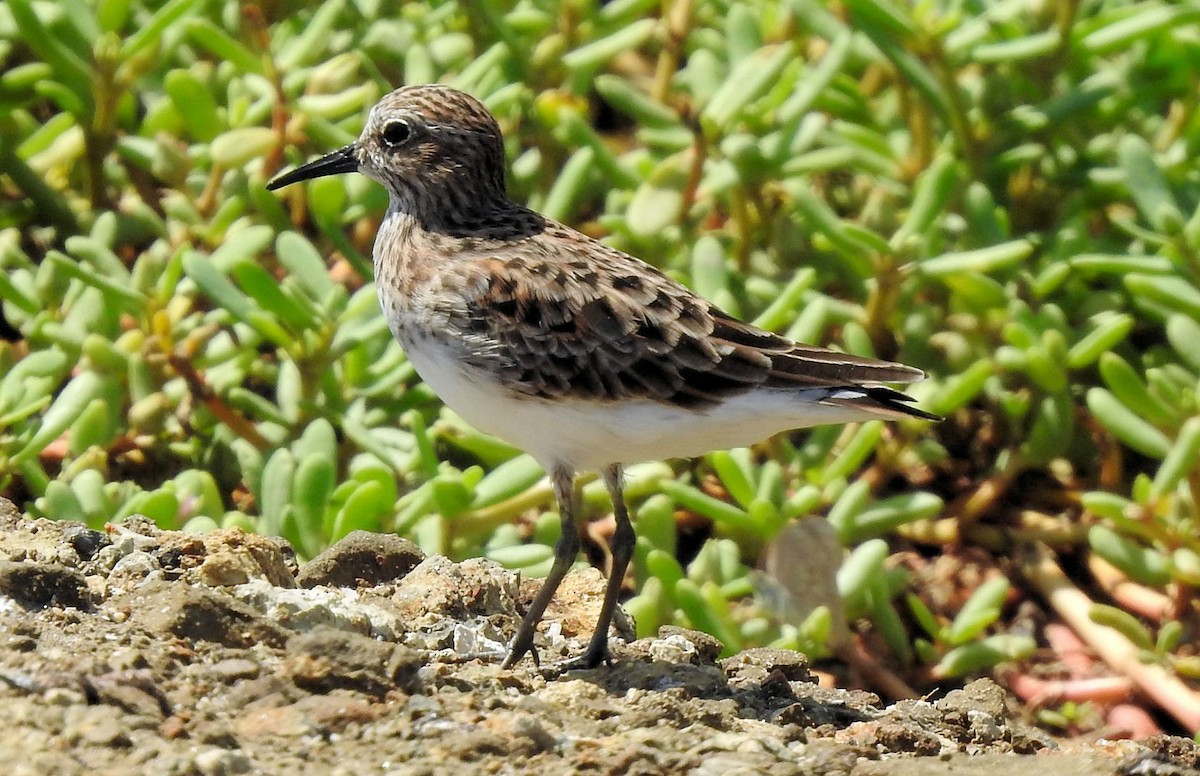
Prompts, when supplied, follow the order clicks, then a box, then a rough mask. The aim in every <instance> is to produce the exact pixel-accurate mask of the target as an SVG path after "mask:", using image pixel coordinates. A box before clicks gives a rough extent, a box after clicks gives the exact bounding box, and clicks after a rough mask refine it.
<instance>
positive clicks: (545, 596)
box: [267, 86, 937, 667]
mask: <svg viewBox="0 0 1200 776" xmlns="http://www.w3.org/2000/svg"><path fill="white" fill-rule="evenodd" d="M348 172H361V173H363V174H364V175H366V176H368V177H370V178H372V179H374V180H376V181H378V182H379V183H381V184H383V185H384V186H385V187H387V190H388V193H389V195H390V204H389V205H388V209H387V213H386V215H385V216H384V218H383V223H382V224H381V225H380V227H379V234H378V235H377V236H376V238H375V249H374V263H375V282H376V284H377V287H378V292H379V302H380V304H381V305H382V307H383V312H384V314H385V315H386V316H387V319H388V323H389V325H390V326H391V330H392V333H393V334H394V335H395V336H396V338H397V339H399V340H400V343H401V344H402V345H403V346H404V349H405V351H406V352H407V354H408V358H409V360H410V361H411V362H412V364H413V366H414V367H415V368H416V370H417V372H418V374H420V376H421V378H422V379H423V380H424V381H425V382H426V383H428V384H429V386H430V387H432V388H433V390H434V391H436V392H437V394H438V395H439V396H440V397H441V398H442V400H443V401H445V403H446V404H447V405H448V406H449V407H451V408H452V409H453V410H454V411H455V412H457V413H458V414H459V415H460V416H462V417H463V418H464V419H466V420H467V421H468V422H470V423H471V424H472V425H474V426H475V427H477V428H478V429H480V430H481V431H485V432H487V433H490V434H494V435H495V436H497V437H499V438H501V439H503V440H505V441H507V442H509V443H511V444H513V445H516V446H517V447H520V448H521V449H523V450H525V451H527V452H528V453H529V454H530V455H532V456H533V457H534V458H535V459H536V460H537V461H538V462H539V463H540V464H541V465H542V466H543V467H545V469H546V471H547V472H548V473H549V475H550V479H551V481H552V483H553V485H554V494H555V497H556V498H557V500H558V508H559V513H560V516H561V519H562V537H561V538H560V539H559V540H558V543H557V545H556V546H555V556H554V564H553V567H552V568H551V570H550V574H549V576H547V577H546V581H545V582H544V583H543V585H542V588H541V590H539V592H538V594H537V596H536V597H535V598H534V600H533V603H532V604H531V605H530V607H529V610H528V611H527V612H526V614H525V617H524V619H523V620H522V622H521V625H520V628H519V629H518V630H517V634H516V638H515V639H514V640H513V644H512V647H511V650H510V652H509V654H508V657H507V658H506V659H505V661H504V666H505V667H510V666H512V665H514V664H515V663H516V662H517V661H519V660H520V659H521V657H522V656H523V655H525V654H526V653H527V652H531V651H532V654H533V658H534V660H535V662H536V660H537V653H536V651H533V639H534V633H535V630H536V628H537V624H538V622H539V621H540V620H541V618H542V614H543V613H544V612H545V610H546V605H547V604H548V603H549V602H550V599H551V597H553V595H554V591H555V590H556V589H557V588H558V586H559V583H560V582H561V581H562V578H563V576H564V575H565V574H566V572H567V569H568V568H569V567H570V566H571V564H572V563H574V561H575V557H576V555H577V554H578V552H579V546H580V539H579V526H578V525H577V524H576V518H575V515H576V507H577V504H576V497H575V488H574V482H575V477H576V474H577V473H578V472H579V471H589V470H599V471H600V472H601V474H602V475H603V477H604V482H605V484H606V485H607V487H608V491H609V493H610V494H611V495H612V502H613V513H614V515H615V518H616V531H615V533H614V534H613V538H612V571H611V575H610V577H609V580H608V584H607V588H606V591H605V596H604V602H603V605H602V607H601V611H600V616H599V622H598V623H597V626H596V630H595V632H594V633H593V634H592V637H591V640H590V642H589V643H588V646H587V649H586V651H585V652H584V653H583V655H582V656H580V657H579V658H577V659H576V660H574V661H571V664H572V665H579V666H583V667H593V666H596V665H598V664H599V663H600V662H601V661H607V660H608V631H609V626H610V624H611V622H612V618H613V613H614V612H615V610H616V606H617V598H618V595H619V593H620V590H621V582H622V580H623V578H624V576H625V572H626V569H627V568H628V565H629V560H630V557H631V556H632V554H633V549H634V543H635V536H634V530H633V526H632V525H631V524H630V522H629V513H628V510H627V507H626V504H625V500H624V497H623V496H622V492H621V465H622V464H623V463H633V462H637V461H643V460H654V459H661V458H675V457H689V456H696V455H700V454H701V453H705V452H707V451H709V450H717V449H725V448H730V447H740V446H744V445H748V444H751V443H753V442H757V441H760V440H762V439H764V438H766V437H769V436H771V435H772V434H775V433H777V432H780V431H784V430H787V429H797V428H805V427H808V426H814V425H819V424H822V423H846V422H850V421H858V420H868V419H871V418H905V417H918V418H928V419H931V420H936V419H937V418H936V417H935V416H933V415H930V414H928V413H926V412H923V411H921V410H919V409H915V408H914V407H911V406H909V405H908V404H907V402H910V401H912V400H911V398H910V397H908V396H906V395H904V394H902V393H899V392H897V391H894V390H892V389H891V388H886V387H884V386H882V385H880V384H881V383H905V382H912V381H914V380H919V379H921V378H922V377H923V376H924V375H923V374H922V372H921V371H920V370H918V369H914V368H912V367H909V366H905V365H903V364H896V363H891V362H888V361H879V360H876V359H872V358H862V357H859V356H852V355H847V354H845V353H838V352H835V351H832V350H826V349H823V348H816V347H810V346H808V345H800V344H797V343H795V342H792V341H790V340H788V339H785V338H784V337H780V336H778V335H776V334H772V333H770V332H767V331H763V330H761V329H757V328H755V327H754V326H751V325H750V324H747V323H743V322H741V321H739V320H736V319H734V318H732V317H730V316H729V315H727V314H726V313H724V312H722V311H721V310H720V309H718V308H717V307H715V306H714V305H712V304H711V303H709V302H708V301H706V300H705V299H703V298H701V297H699V296H697V295H696V294H694V293H692V292H691V291H690V290H688V289H687V288H685V287H684V286H682V285H680V284H679V283H677V282H675V281H674V280H672V279H670V278H668V277H667V276H666V275H664V274H662V273H661V272H659V271H658V270H657V269H655V268H654V267H651V266H650V265H649V264H646V263H645V262H643V261H641V260H639V259H636V258H634V257H632V256H629V255H628V254H625V253H622V252H621V251H618V250H616V249H614V248H610V247H608V246H606V245H603V244H602V243H599V242H597V241H595V240H593V239H591V238H590V237H587V236H585V235H583V234H580V233H579V232H577V231H575V230H574V229H571V228H569V227H566V226H564V225H562V224H560V223H557V222H555V221H552V220H551V219H549V218H546V217H544V216H541V215H539V214H537V213H535V212H533V211H532V210H529V209H528V208H525V207H522V206H520V205H518V204H516V203H514V202H512V201H511V200H510V199H509V198H508V195H507V193H506V190H505V177H504V146H503V143H502V139H501V135H500V128H499V126H498V125H497V124H496V120H495V119H494V118H493V117H492V115H491V113H489V112H488V110H487V108H485V107H484V106H483V105H482V104H481V103H480V102H479V101H477V100H475V99H474V98H472V97H470V96H468V95H466V94H464V93H462V92H459V91H456V90H454V89H451V88H449V87H445V86H415V87H407V88H403V89H398V90H396V91H394V92H392V93H391V94H389V95H387V96H386V97H384V98H383V99H382V100H381V101H380V102H379V104H378V105H376V106H375V107H374V108H372V109H371V113H370V115H369V116H368V117H367V124H366V127H365V128H364V129H363V132H362V135H361V136H360V137H359V139H358V140H357V141H356V142H354V143H351V144H350V145H348V146H346V147H345V148H342V149H340V150H337V151H334V152H333V153H331V154H328V155H327V156H324V157H322V158H320V159H317V160H315V161H312V162H309V163H308V164H305V165H303V166H301V167H298V168H296V169H294V170H292V171H291V172H288V173H285V174H283V175H280V176H279V177H277V178H275V179H274V180H272V181H271V182H270V183H269V184H267V188H269V189H277V188H279V187H281V186H286V185H288V184H291V183H296V182H297V181H303V180H308V179H310V178H317V177H320V176H324V175H336V174H339V173H348Z"/></svg>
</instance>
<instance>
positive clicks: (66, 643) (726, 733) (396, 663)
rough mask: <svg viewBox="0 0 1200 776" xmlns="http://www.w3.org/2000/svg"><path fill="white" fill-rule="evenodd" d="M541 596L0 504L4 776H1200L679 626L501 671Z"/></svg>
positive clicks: (575, 586)
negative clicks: (526, 610) (602, 653)
mask: <svg viewBox="0 0 1200 776" xmlns="http://www.w3.org/2000/svg"><path fill="white" fill-rule="evenodd" d="M536 586H537V581H536V580H534V581H532V582H527V583H526V584H518V583H517V581H516V580H515V579H514V577H513V575H511V574H509V573H508V572H506V571H504V570H503V569H501V568H500V567H498V566H496V565H495V564H493V563H490V562H488V561H483V560H470V561H465V562H463V563H451V562H450V561H448V560H446V559H445V558H440V557H431V558H424V557H423V556H422V554H421V552H420V551H419V550H418V549H417V548H416V547H414V546H413V545H411V544H409V543H408V542H406V541H404V540H402V539H399V538H397V537H389V536H376V535H369V534H359V535H351V536H350V537H347V538H346V539H345V540H343V541H342V542H341V543H339V544H338V545H336V546H335V547H333V548H331V549H330V550H329V551H328V552H327V553H326V554H324V555H322V556H320V557H318V558H316V559H314V560H313V561H311V562H310V563H307V564H305V565H304V566H303V567H300V568H297V566H296V563H295V561H294V559H293V556H292V553H291V550H290V548H289V547H288V546H287V545H286V544H285V543H283V542H282V541H280V540H275V539H269V538H264V537H259V536H253V535H248V534H244V533H241V532H240V531H223V532H218V533H214V534H209V535H204V536H198V535H192V534H183V533H176V532H168V531H160V530H158V529H157V528H156V527H154V525H153V524H150V523H148V522H145V521H138V520H133V521H130V522H128V523H126V524H124V525H122V526H114V527H112V528H111V529H110V530H109V531H108V532H106V533H101V532H97V531H92V530H89V529H88V528H86V527H84V526H82V525H80V524H77V523H70V522H50V521H44V520H38V521H31V520H26V519H24V518H22V517H21V516H20V515H19V514H18V513H17V511H16V510H15V509H14V508H13V507H12V505H11V504H9V503H8V502H6V501H3V500H2V499H0V773H5V774H13V775H14V776H24V775H27V774H28V775H31V776H32V775H37V776H40V775H41V774H77V773H79V774H83V773H86V774H93V775H94V774H129V773H146V774H174V775H177V776H183V775H185V774H188V775H190V774H202V775H204V776H216V775H218V774H237V773H264V774H276V773H280V774H282V773H328V774H353V775H354V776H362V775H364V774H376V773H378V774H451V773H452V774H456V776H465V774H469V773H532V772H539V773H543V774H554V773H600V774H609V773H611V774H625V773H631V774H656V773H696V774H735V773H736V774H757V773H771V774H776V773H778V774H785V773H806V774H808V773H811V774H851V773H852V774H855V776H859V775H860V774H861V775H862V776H869V775H870V774H900V776H905V775H906V774H943V773H945V774H951V773H953V774H985V773H986V774H1001V775H1003V774H1010V773H1011V774H1021V776H1025V774H1028V773H1048V772H1055V773H1057V774H1059V776H1071V775H1072V774H1158V775H1159V776H1166V775H1167V774H1184V773H1200V770H1197V764H1198V761H1200V754H1198V753H1197V749H1195V748H1194V746H1193V744H1192V742H1191V741H1189V740H1186V739H1177V738H1167V737H1162V738H1156V739H1151V740H1147V741H1142V742H1117V743H1107V744H1105V743H1101V744H1062V743H1058V742H1055V741H1053V740H1051V739H1050V738H1049V737H1047V736H1046V735H1044V734H1043V733H1041V732H1039V731H1037V730H1034V729H1032V728H1029V727H1026V726H1024V725H1022V724H1020V723H1019V722H1017V721H1015V720H1014V718H1013V717H1012V715H1011V713H1010V710H1009V708H1008V706H1007V704H1008V700H1007V699H1006V697H1005V694H1004V692H1003V690H1002V689H1001V688H1000V687H998V686H997V685H995V684H993V683H991V682H989V681H987V680H980V681H977V682H973V683H971V684H968V685H967V686H965V687H963V688H962V689H959V690H954V691H952V692H949V693H948V694H946V695H944V696H943V697H941V698H938V699H937V700H931V701H924V700H912V701H903V702H900V703H896V704H893V705H891V706H884V705H883V704H881V703H880V701H879V699H878V698H877V697H875V696H873V695H871V694H869V693H864V692H856V691H843V690H830V689H822V688H820V687H818V686H817V684H816V683H815V682H814V680H813V676H812V675H811V674H810V673H809V670H808V668H807V666H806V664H805V661H804V659H803V657H802V656H800V655H797V654H795V653H790V652H780V651H773V650H751V651H748V652H744V653H741V654H738V655H735V656H734V657H731V658H728V659H725V660H718V659H717V653H718V651H719V645H718V644H717V643H716V642H714V641H713V640H712V639H711V638H709V637H707V636H704V635H703V634H699V633H695V632H692V631H684V630H680V629H675V630H671V629H664V632H662V633H660V634H659V636H658V637H657V638H654V639H642V640H638V641H631V642H628V643H625V642H622V641H620V640H617V642H616V643H615V644H614V648H613V657H614V659H615V665H614V666H613V667H611V668H603V667H602V668H599V669H596V670H592V671H571V672H568V673H566V674H563V675H559V676H554V675H553V674H554V672H553V671H546V672H542V671H539V670H538V669H536V668H535V667H534V666H533V665H532V663H531V662H530V661H528V660H526V661H524V663H523V664H522V665H521V666H519V667H518V668H517V669H515V670H512V671H504V670H501V669H500V668H499V658H500V657H501V656H502V655H503V649H504V644H505V642H506V641H507V640H508V639H509V638H510V636H511V634H512V631H513V628H514V627H515V625H516V622H517V620H516V616H515V614H514V612H516V611H518V609H519V603H518V602H521V601H527V600H528V596H530V595H531V593H532V591H533V589H534V588H536ZM601 592H602V580H601V578H600V576H599V574H598V573H595V572H582V573H575V574H572V575H571V576H569V577H568V579H567V582H566V583H565V584H564V591H563V593H562V594H561V595H560V596H559V598H558V600H557V601H556V605H555V607H554V608H552V609H551V611H550V612H548V614H547V618H546V619H547V624H548V628H547V633H546V638H545V639H544V641H543V642H542V644H541V646H540V649H541V657H542V662H543V665H547V664H550V663H553V662H554V661H556V660H560V659H562V658H563V657H564V656H567V655H570V654H578V652H579V651H581V649H582V646H583V639H584V638H585V637H586V636H587V634H588V632H589V628H590V627H591V623H592V622H593V621H594V616H595V611H596V609H597V607H598V605H599V598H600V595H601Z"/></svg>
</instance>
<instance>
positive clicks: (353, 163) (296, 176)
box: [267, 143, 358, 191]
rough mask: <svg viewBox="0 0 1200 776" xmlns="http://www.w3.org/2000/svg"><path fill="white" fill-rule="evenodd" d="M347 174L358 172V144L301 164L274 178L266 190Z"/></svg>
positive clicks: (352, 144)
mask: <svg viewBox="0 0 1200 776" xmlns="http://www.w3.org/2000/svg"><path fill="white" fill-rule="evenodd" d="M347 172H358V143H351V144H350V145H348V146H346V147H344V148H339V149H338V150H336V151H334V152H333V153H330V154H325V155H324V156H322V157H321V158H320V159H314V160H313V161H311V162H309V163H308V164H302V165H300V166H299V167H297V168H296V169H294V170H292V171H291V172H285V173H284V174H283V175H279V176H276V177H275V178H274V179H273V180H272V181H271V182H270V183H268V184H267V189H268V190H270V191H274V190H275V189H279V188H283V187H284V186H288V185H291V184H293V183H299V182H300V181H306V180H311V179H312V178H323V177H325V176H326V175H341V174H342V173H347Z"/></svg>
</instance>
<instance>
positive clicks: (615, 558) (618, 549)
mask: <svg viewBox="0 0 1200 776" xmlns="http://www.w3.org/2000/svg"><path fill="white" fill-rule="evenodd" d="M604 484H605V485H607V486H608V493H609V495H610V496H612V502H613V516H614V517H615V518H616V520H617V528H616V531H614V532H613V538H612V570H611V571H610V572H609V577H608V587H607V588H605V590H604V603H603V605H601V607H600V618H599V619H598V620H597V622H596V630H595V631H594V632H593V633H592V639H591V641H589V642H588V647H587V650H586V651H585V652H584V653H583V655H581V656H580V657H579V659H578V661H576V662H577V664H578V665H579V666H580V667H581V668H595V667H596V666H598V665H600V662H601V661H604V662H609V657H608V629H609V627H610V626H611V625H612V621H613V615H614V614H616V612H617V599H618V598H619V597H620V596H621V584H622V583H623V582H624V581H625V571H626V570H627V569H628V568H629V561H630V560H631V559H632V558H633V549H634V546H635V545H636V543H637V536H636V535H635V534H634V531H633V524H632V523H630V522H629V509H628V507H626V505H625V496H624V494H623V493H622V491H621V466H620V464H613V465H612V466H609V467H607V468H606V469H605V470H604Z"/></svg>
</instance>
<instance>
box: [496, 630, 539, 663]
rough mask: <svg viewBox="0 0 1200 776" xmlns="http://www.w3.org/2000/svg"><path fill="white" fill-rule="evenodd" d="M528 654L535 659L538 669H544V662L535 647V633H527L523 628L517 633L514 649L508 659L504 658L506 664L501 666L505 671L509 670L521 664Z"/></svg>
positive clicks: (510, 650)
mask: <svg viewBox="0 0 1200 776" xmlns="http://www.w3.org/2000/svg"><path fill="white" fill-rule="evenodd" d="M526 653H528V655H529V656H530V657H531V658H533V664H534V665H535V666H537V667H538V668H541V667H542V661H541V659H540V658H539V657H538V651H537V647H535V646H533V633H532V632H530V633H526V632H525V629H524V628H522V629H521V630H520V631H518V632H517V637H516V638H515V639H513V643H512V648H511V649H509V651H508V657H506V658H504V662H503V663H501V664H500V667H501V668H503V669H509V668H512V667H513V666H515V665H516V664H517V663H519V662H521V658H523V657H525V655H526Z"/></svg>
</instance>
